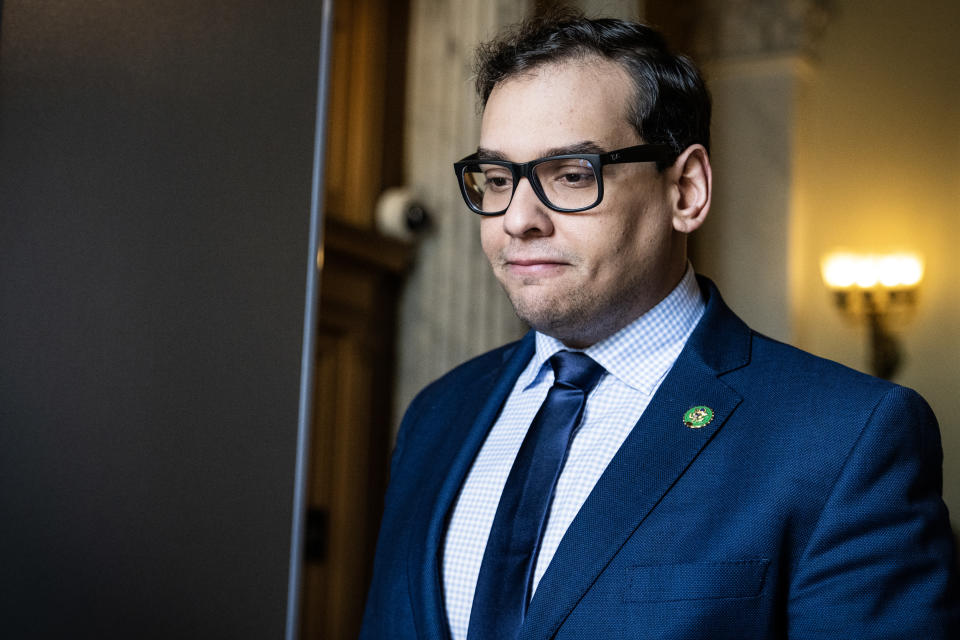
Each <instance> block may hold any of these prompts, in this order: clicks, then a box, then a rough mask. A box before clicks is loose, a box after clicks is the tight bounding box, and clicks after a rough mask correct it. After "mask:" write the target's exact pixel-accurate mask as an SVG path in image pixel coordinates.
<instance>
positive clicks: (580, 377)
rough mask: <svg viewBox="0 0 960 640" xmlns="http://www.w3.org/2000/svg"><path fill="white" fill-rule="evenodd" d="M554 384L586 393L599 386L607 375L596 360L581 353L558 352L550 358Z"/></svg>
mask: <svg viewBox="0 0 960 640" xmlns="http://www.w3.org/2000/svg"><path fill="white" fill-rule="evenodd" d="M550 366H552V367H553V373H554V384H558V385H562V386H568V387H573V388H575V389H580V390H581V391H583V392H584V393H590V391H591V390H592V389H593V388H594V387H595V386H596V385H597V383H598V382H599V381H600V378H601V377H602V376H603V374H604V373H606V369H604V368H603V366H602V365H600V364H599V363H598V362H597V361H596V360H594V359H593V358H591V357H590V356H588V355H587V354H585V353H581V352H579V351H558V352H556V353H555V354H553V356H552V357H551V358H550Z"/></svg>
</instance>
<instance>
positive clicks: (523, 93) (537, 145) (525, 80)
mask: <svg viewBox="0 0 960 640" xmlns="http://www.w3.org/2000/svg"><path fill="white" fill-rule="evenodd" d="M634 91H635V90H634V85H633V82H632V81H631V80H630V77H629V76H628V75H627V73H626V71H624V69H623V68H622V67H621V66H620V65H619V64H617V63H615V62H612V61H609V60H605V59H601V58H587V59H585V60H576V61H570V62H562V63H551V64H547V65H542V66H539V67H536V68H535V69H533V70H532V71H531V72H529V73H525V74H522V75H517V76H511V77H510V78H507V79H506V80H504V81H502V82H501V83H499V84H497V86H496V87H494V89H493V91H492V92H491V93H490V97H489V98H488V100H487V105H486V108H485V109H484V111H483V119H482V122H481V126H480V146H481V147H483V148H484V149H491V150H496V151H499V152H501V153H503V154H504V155H506V156H507V157H509V158H511V159H512V160H514V161H515V162H523V161H526V160H532V159H534V158H537V157H540V156H541V155H543V154H544V152H545V150H547V149H556V148H560V147H565V146H572V145H576V144H581V143H584V142H591V143H595V144H596V145H598V146H599V147H601V148H604V149H614V148H619V147H624V146H628V145H631V144H636V143H637V142H639V141H640V140H639V136H638V134H637V133H636V131H635V129H634V128H633V125H632V124H631V123H630V121H629V119H628V114H629V112H630V102H631V99H632V97H633V95H634Z"/></svg>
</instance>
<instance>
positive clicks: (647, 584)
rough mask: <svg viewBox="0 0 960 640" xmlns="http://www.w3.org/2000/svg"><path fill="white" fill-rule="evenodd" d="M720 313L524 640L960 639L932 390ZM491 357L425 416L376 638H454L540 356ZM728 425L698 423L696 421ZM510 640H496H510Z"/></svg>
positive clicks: (412, 447)
mask: <svg viewBox="0 0 960 640" xmlns="http://www.w3.org/2000/svg"><path fill="white" fill-rule="evenodd" d="M701 287H702V288H703V289H704V295H705V297H706V299H707V309H706V312H705V314H704V317H703V319H702V320H701V322H700V324H699V325H698V326H697V328H696V329H695V330H694V332H693V334H692V336H691V338H690V340H689V342H688V343H687V345H686V347H685V348H684V350H683V352H682V353H681V354H680V357H679V359H678V360H677V362H676V364H675V365H674V366H673V369H672V370H671V371H670V373H669V374H668V375H667V377H666V378H665V379H664V381H663V384H662V385H661V386H660V388H659V390H658V391H657V393H656V395H655V396H654V398H653V399H652V401H651V403H650V405H649V406H648V408H647V410H646V411H645V412H644V414H643V416H642V417H641V418H640V421H639V422H638V423H637V425H636V427H635V428H634V429H633V431H632V432H631V434H630V435H629V436H628V437H627V439H626V441H625V442H624V444H623V446H622V447H621V449H620V450H619V452H618V453H617V455H616V457H614V459H613V461H612V462H611V463H610V465H609V467H608V468H607V470H606V471H605V472H604V474H603V476H602V477H601V478H600V480H599V481H598V482H597V485H596V487H595V488H594V490H593V492H592V493H591V494H590V497H589V498H588V499H587V501H586V502H585V504H584V505H583V508H582V509H581V511H580V512H579V514H578V515H577V517H576V518H575V519H574V521H573V523H572V524H571V525H570V528H569V529H568V530H567V533H566V535H565V536H564V538H563V540H562V541H561V543H560V546H559V548H558V549H557V552H556V555H555V556H554V557H553V560H552V562H551V563H550V566H549V568H548V569H547V571H546V573H545V574H544V576H543V579H542V581H541V582H540V584H539V586H538V588H537V590H536V594H535V596H534V597H533V599H532V601H531V602H530V606H529V610H528V616H527V619H526V621H525V623H524V627H523V630H522V633H521V637H522V638H524V639H526V640H534V639H538V640H539V639H547V638H557V639H564V638H567V639H569V638H583V639H588V638H589V639H595V638H597V639H606V638H651V639H652V638H656V639H658V640H664V639H679V638H689V639H699V638H711V639H714V638H731V639H733V638H735V639H737V640H747V639H752V638H788V637H789V638H830V639H831V640H833V639H837V638H856V639H866V638H884V639H890V638H910V639H911V640H915V639H919V638H923V639H937V638H958V637H960V631H958V629H960V623H958V620H960V613H958V595H957V578H956V569H955V567H956V559H955V557H954V553H955V551H954V548H953V543H952V539H951V534H950V525H949V521H948V517H947V513H946V507H945V506H944V504H943V502H942V501H941V499H940V491H941V459H942V454H941V448H940V437H939V432H938V429H937V424H936V420H935V418H934V416H933V414H932V413H931V411H930V409H929V407H928V406H927V404H926V403H925V402H924V401H923V399H922V398H920V396H918V395H917V394H916V393H915V392H913V391H911V390H909V389H906V388H903V387H900V386H896V385H894V384H891V383H889V382H885V381H883V380H878V379H876V378H872V377H869V376H866V375H863V374H860V373H857V372H855V371H852V370H850V369H847V368H845V367H842V366H840V365H838V364H836V363H833V362H829V361H827V360H823V359H820V358H816V357H814V356H811V355H809V354H807V353H804V352H802V351H799V350H797V349H794V348H792V347H790V346H787V345H784V344H782V343H779V342H776V341H774V340H770V339H769V338H766V337H764V336H761V335H759V334H757V333H755V332H753V331H751V330H750V329H749V328H748V327H747V326H746V325H745V324H743V322H741V321H740V319H738V318H737V317H736V316H735V315H734V314H733V313H732V312H731V311H730V310H729V309H728V308H727V307H726V305H725V304H724V303H723V301H722V300H721V298H720V296H719V294H718V293H717V291H716V288H715V287H713V285H712V284H711V283H709V282H708V281H706V280H702V281H701ZM533 349H534V343H533V339H532V335H527V336H526V337H525V338H524V339H522V340H520V341H519V342H517V343H513V344H510V345H507V346H505V347H502V348H500V349H497V350H495V351H492V352H490V353H487V354H485V355H482V356H480V357H478V358H475V359H473V360H471V361H469V362H467V363H466V364H464V365H461V366H460V367H458V368H456V369H454V370H453V371H451V372H450V373H449V374H447V375H446V376H444V377H443V378H441V379H440V380H438V381H436V382H434V383H433V384H431V385H430V386H429V387H427V388H426V389H425V390H424V391H423V392H422V393H421V394H420V395H419V396H417V398H416V399H415V400H414V401H413V403H412V404H411V406H410V408H409V410H408V412H407V414H406V416H405V417H404V420H403V423H402V425H401V429H400V433H399V436H398V441H397V446H396V450H395V452H394V456H393V462H392V471H391V481H390V487H389V490H388V493H387V500H386V509H385V512H384V516H383V522H382V527H381V533H380V539H379V542H378V547H377V556H376V561H375V569H374V576H373V583H372V586H371V589H370V593H369V597H368V602H367V609H366V613H365V617H364V626H363V632H362V634H361V637H362V638H365V639H373V638H396V639H405V638H410V639H413V638H421V639H427V638H447V637H448V630H447V622H446V616H445V612H444V604H443V592H442V589H443V586H442V580H441V571H440V559H441V557H442V543H443V539H444V534H445V530H446V522H447V517H448V515H449V513H450V511H451V507H452V506H453V504H454V501H455V499H456V496H457V492H458V491H459V489H460V486H461V484H462V483H463V481H464V478H465V476H466V474H467V471H468V470H469V468H470V465H471V463H472V461H473V459H474V457H475V455H476V454H477V452H478V450H479V448H480V445H481V444H482V443H483V441H484V438H485V437H486V435H487V432H488V430H489V428H490V427H491V425H492V424H493V421H494V420H495V419H496V417H497V414H498V412H499V411H500V408H501V406H502V405H503V403H504V400H505V399H506V398H507V396H508V395H509V393H510V391H511V389H512V387H513V384H514V382H515V380H516V379H517V377H518V376H519V374H520V372H521V371H522V370H523V368H524V367H525V366H526V364H527V362H528V361H529V359H530V357H531V355H532V354H533ZM696 405H706V406H708V407H711V408H712V409H713V411H714V413H715V417H714V419H713V421H712V422H710V423H709V424H708V425H706V426H704V427H703V428H700V429H691V428H688V427H686V426H685V425H684V423H683V420H682V418H683V415H684V413H685V412H686V411H687V410H688V409H689V408H691V407H693V406H696ZM490 640H496V639H490Z"/></svg>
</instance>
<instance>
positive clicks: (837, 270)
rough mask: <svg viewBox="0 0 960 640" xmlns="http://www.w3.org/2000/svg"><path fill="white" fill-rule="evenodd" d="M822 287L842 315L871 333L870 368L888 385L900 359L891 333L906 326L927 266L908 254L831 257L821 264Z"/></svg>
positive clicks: (896, 343) (839, 253) (897, 345)
mask: <svg viewBox="0 0 960 640" xmlns="http://www.w3.org/2000/svg"><path fill="white" fill-rule="evenodd" d="M820 268H821V274H822V276H823V281H824V283H826V285H827V287H829V288H830V289H831V290H832V291H833V293H834V302H835V303H836V305H837V307H838V308H839V309H840V311H841V312H842V313H843V314H844V316H845V317H847V318H848V319H850V320H853V321H855V322H857V323H858V324H863V323H865V324H866V325H867V326H868V328H869V332H870V368H871V370H872V372H873V374H874V375H875V376H878V377H880V378H886V379H888V380H889V379H890V378H891V377H892V376H893V374H894V373H896V371H897V368H898V367H899V365H900V361H901V359H902V357H901V353H900V345H899V343H898V342H897V340H896V338H895V337H894V336H893V334H892V333H890V327H891V326H893V325H900V324H903V323H904V322H905V321H906V320H907V318H908V317H909V315H910V314H911V313H912V312H913V310H914V308H915V307H916V302H917V289H918V288H919V286H920V281H921V280H922V279H923V260H922V259H921V258H920V257H919V256H917V255H915V254H910V253H893V254H886V255H877V254H855V253H843V252H837V253H831V254H829V255H827V256H825V257H824V258H823V261H822V263H821V267H820Z"/></svg>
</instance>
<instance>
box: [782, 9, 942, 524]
mask: <svg viewBox="0 0 960 640" xmlns="http://www.w3.org/2000/svg"><path fill="white" fill-rule="evenodd" d="M835 6H836V8H837V10H836V13H835V14H834V15H833V17H832V19H831V20H830V23H829V25H828V27H827V29H826V32H825V35H824V39H823V41H822V42H821V43H820V45H819V47H818V54H819V58H820V60H819V62H818V63H817V64H816V65H815V69H814V73H813V75H812V77H811V78H810V79H809V82H807V83H806V93H805V95H803V96H802V97H801V100H800V103H799V118H798V123H797V124H798V128H797V165H796V166H797V174H796V175H797V182H796V185H797V191H796V194H795V196H796V208H795V212H796V219H795V220H794V221H793V230H794V233H793V234H792V237H791V240H790V242H791V244H790V248H791V252H792V256H791V261H790V262H791V269H792V272H791V274H790V275H791V282H792V283H793V291H792V300H793V308H792V315H793V317H792V326H793V328H794V342H795V343H796V344H797V345H798V346H800V347H802V348H804V349H807V350H809V351H813V352H814V353H817V354H820V355H824V356H827V357H830V358H832V359H836V360H839V361H841V362H843V363H845V364H848V365H850V366H852V367H855V368H858V369H865V368H866V367H867V354H866V348H865V347H866V345H865V341H866V338H865V334H864V331H863V330H862V328H858V327H855V326H851V325H848V324H845V323H844V322H843V321H842V320H841V318H840V316H839V314H838V313H837V312H836V311H835V309H833V308H832V307H831V303H830V299H829V297H828V295H827V292H826V291H825V289H824V288H823V286H822V285H821V284H820V279H819V260H820V256H821V255H822V254H823V253H824V252H826V251H829V250H830V249H833V248H835V247H849V248H851V249H854V250H877V249H880V250H883V249H909V250H915V251H919V252H922V253H923V254H924V255H925V257H926V264H927V275H926V278H925V280H924V283H923V288H922V290H921V298H920V301H919V307H918V309H917V313H916V315H915V317H914V318H913V320H912V322H911V323H910V324H909V325H908V326H906V327H905V328H904V329H903V331H902V332H901V333H900V335H901V337H902V340H903V342H902V343H903V346H904V349H905V352H906V358H907V360H906V362H905V364H904V366H903V368H902V370H901V372H900V374H899V375H898V376H897V378H896V380H897V382H900V383H902V384H905V385H907V386H910V387H913V388H915V389H917V390H918V391H919V392H920V393H922V394H923V395H924V396H925V397H926V398H927V399H928V401H929V402H930V404H931V405H932V406H933V408H934V411H935V412H936V414H937V416H938V417H939V419H940V423H941V431H942V435H943V444H944V451H945V460H944V496H945V498H946V500H947V503H948V505H950V506H951V507H952V509H951V513H952V514H953V520H954V522H960V519H958V517H957V516H958V514H960V424H958V423H957V420H956V416H958V415H960V394H958V388H957V386H958V382H960V337H958V336H960V294H958V291H957V288H956V283H957V281H958V280H960V263H958V261H957V255H956V254H957V250H956V246H957V241H956V236H957V233H958V231H960V212H958V201H960V74H958V72H957V69H958V68H960V45H958V41H957V36H956V33H957V30H958V27H960V3H957V2H955V1H954V0H936V1H929V2H918V3H905V2H902V1H895V0H838V1H837V2H836V5H835Z"/></svg>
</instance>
